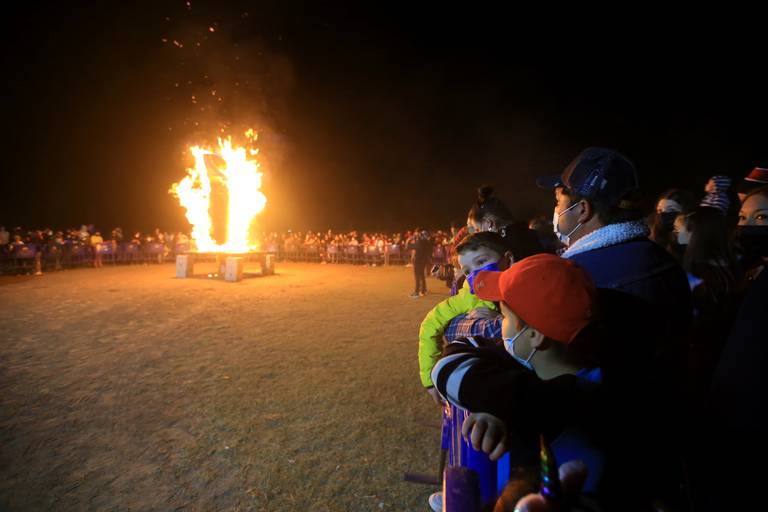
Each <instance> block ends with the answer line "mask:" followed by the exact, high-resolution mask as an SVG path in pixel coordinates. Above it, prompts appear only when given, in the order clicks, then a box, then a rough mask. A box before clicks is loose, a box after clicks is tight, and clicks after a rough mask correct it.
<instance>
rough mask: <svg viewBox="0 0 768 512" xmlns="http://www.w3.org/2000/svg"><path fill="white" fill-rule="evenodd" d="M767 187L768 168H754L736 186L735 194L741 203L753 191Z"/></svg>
mask: <svg viewBox="0 0 768 512" xmlns="http://www.w3.org/2000/svg"><path fill="white" fill-rule="evenodd" d="M766 185H768V168H766V167H755V168H754V169H752V171H750V172H749V174H747V175H746V176H745V177H744V179H743V180H741V182H740V183H739V184H738V185H737V186H736V192H737V194H738V197H739V202H740V203H743V202H744V199H745V198H746V197H747V195H749V193H750V192H752V191H753V190H755V189H758V188H762V187H765V186H766Z"/></svg>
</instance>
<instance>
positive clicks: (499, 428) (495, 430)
mask: <svg viewBox="0 0 768 512" xmlns="http://www.w3.org/2000/svg"><path fill="white" fill-rule="evenodd" d="M461 435H462V436H463V437H464V440H468V441H471V443H472V447H473V448H474V449H475V450H477V451H483V452H485V453H487V454H488V458H490V459H491V460H498V459H500V458H501V456H502V455H504V452H506V451H507V427H506V426H505V425H504V422H503V421H502V420H501V419H499V418H497V417H496V416H494V415H492V414H488V413H484V412H477V413H472V414H470V415H469V417H468V418H467V419H466V420H464V423H463V424H462V426H461ZM468 436H469V439H467V437H468Z"/></svg>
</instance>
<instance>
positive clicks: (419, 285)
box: [411, 229, 432, 299]
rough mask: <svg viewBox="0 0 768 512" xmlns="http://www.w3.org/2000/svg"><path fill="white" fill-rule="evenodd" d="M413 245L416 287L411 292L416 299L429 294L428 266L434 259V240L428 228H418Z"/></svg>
mask: <svg viewBox="0 0 768 512" xmlns="http://www.w3.org/2000/svg"><path fill="white" fill-rule="evenodd" d="M413 247H414V255H413V274H414V276H415V278H416V289H415V291H414V292H413V293H412V294H411V298H414V299H416V298H419V297H423V296H424V295H426V294H427V266H429V264H430V262H431V261H432V240H431V239H430V238H429V233H428V232H427V231H426V230H422V229H417V230H416V240H415V241H414V244H413Z"/></svg>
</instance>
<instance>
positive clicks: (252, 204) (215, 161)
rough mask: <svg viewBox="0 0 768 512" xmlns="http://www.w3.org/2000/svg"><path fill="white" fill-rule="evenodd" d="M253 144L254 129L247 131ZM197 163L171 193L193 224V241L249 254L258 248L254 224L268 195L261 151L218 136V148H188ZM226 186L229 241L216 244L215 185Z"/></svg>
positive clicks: (198, 246)
mask: <svg viewBox="0 0 768 512" xmlns="http://www.w3.org/2000/svg"><path fill="white" fill-rule="evenodd" d="M245 136H246V138H247V139H248V141H249V142H250V143H253V142H254V141H255V140H256V134H255V132H254V131H253V130H252V129H249V130H248V131H247V132H246V133H245ZM189 151H190V152H191V153H192V156H194V159H195V165H194V166H193V167H191V168H189V169H187V176H186V177H185V178H184V179H182V180H181V181H180V182H178V183H174V184H173V186H172V187H171V190H170V193H171V194H173V195H175V196H176V197H178V199H179V203H180V204H181V206H183V207H184V208H185V209H186V210H187V213H186V216H187V220H188V221H189V223H190V224H191V225H192V242H193V244H194V248H195V250H197V251H198V252H219V253H246V252H249V251H253V250H256V249H257V247H256V246H255V243H253V242H252V241H251V239H250V232H251V223H252V222H253V221H254V219H255V218H256V215H258V214H259V212H261V211H262V210H263V209H264V206H266V204H267V198H266V196H264V194H263V193H262V192H261V191H260V190H259V189H260V188H261V176H262V175H261V173H260V172H259V163H258V161H257V160H256V155H257V154H258V150H256V149H247V148H246V147H239V146H236V145H234V144H233V143H232V137H231V136H229V137H227V138H225V139H222V138H219V139H218V148H216V149H211V148H203V147H201V146H192V147H190V148H189ZM214 183H220V184H221V185H223V186H224V187H226V192H227V193H226V196H227V209H226V212H227V221H226V241H225V242H224V243H217V240H214V239H213V237H212V232H213V220H212V218H211V197H212V194H211V191H212V184H214Z"/></svg>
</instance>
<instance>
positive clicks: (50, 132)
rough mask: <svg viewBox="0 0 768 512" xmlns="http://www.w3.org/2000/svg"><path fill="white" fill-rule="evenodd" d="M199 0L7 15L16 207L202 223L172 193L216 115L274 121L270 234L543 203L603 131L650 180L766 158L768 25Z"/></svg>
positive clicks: (82, 219)
mask: <svg viewBox="0 0 768 512" xmlns="http://www.w3.org/2000/svg"><path fill="white" fill-rule="evenodd" d="M186 4H187V2H185V1H174V2H144V3H142V2H123V3H117V2H102V3H94V4H87V3H79V2H73V3H66V4H63V3H56V4H52V5H45V4H42V3H41V4H36V5H34V6H30V7H24V9H26V10H25V11H17V12H15V13H13V14H12V15H9V16H7V17H6V19H5V23H4V25H5V33H4V34H3V68H4V77H5V80H4V81H3V85H2V88H3V89H2V93H3V96H2V98H3V103H4V107H3V122H2V127H3V137H2V140H3V142H4V144H5V151H3V157H2V166H3V174H2V175H3V178H2V183H3V185H2V190H3V193H2V198H3V199H2V201H0V224H3V225H5V226H6V227H12V226H16V225H22V226H26V227H35V228H37V227H43V226H51V227H54V228H63V227H69V226H79V225H80V224H82V223H94V224H96V225H97V227H99V228H100V229H102V230H109V229H110V228H111V227H114V226H117V225H120V226H123V227H124V228H125V229H126V230H131V229H143V230H145V229H149V228H154V227H156V226H159V227H161V228H164V229H169V230H170V229H173V230H176V229H188V228H187V224H186V222H185V220H184V216H183V211H182V209H181V208H180V207H179V206H178V203H177V201H176V199H175V198H174V197H172V196H171V195H169V194H168V193H167V191H168V189H169V188H170V185H171V184H172V183H173V182H175V181H178V180H179V179H181V178H182V177H183V176H184V168H185V165H186V164H188V163H189V162H188V161H187V160H186V159H187V154H186V153H185V148H186V147H187V145H189V144H190V143H193V142H209V143H210V142H212V141H213V140H214V137H215V136H216V134H217V133H218V131H219V130H220V129H221V128H225V129H226V130H228V131H231V132H234V133H240V132H242V131H243V130H244V128H245V127H248V126H252V127H254V128H255V129H257V130H259V131H260V133H261V136H260V147H261V155H262V162H263V165H262V170H263V171H264V173H265V177H264V180H265V184H264V187H263V190H264V192H265V193H266V195H267V197H268V200H269V203H268V205H267V210H266V211H265V213H264V214H263V215H262V217H261V218H260V222H261V223H262V225H263V227H264V229H287V228H292V229H327V228H334V229H349V228H358V229H371V230H372V229H386V230H400V229H408V228H412V227H415V226H417V225H418V226H425V227H447V226H448V225H449V223H450V222H455V223H462V222H464V220H465V219H466V213H467V210H468V209H469V207H470V206H471V204H472V201H473V199H474V190H475V189H476V188H477V187H478V186H479V185H481V184H485V183H488V184H491V185H493V186H495V188H496V190H497V192H498V195H500V196H501V197H502V198H504V199H505V200H507V202H508V203H509V204H510V206H511V207H512V209H513V211H514V212H515V213H516V214H517V215H519V216H520V218H521V219H526V218H528V217H530V216H532V215H534V214H545V215H546V216H548V217H549V216H551V212H552V205H553V203H552V199H551V193H547V192H545V191H541V190H537V189H536V187H535V185H534V178H535V176H537V175H539V174H553V173H558V172H560V171H561V170H562V168H563V167H564V166H565V165H566V164H567V163H568V162H569V161H570V159H571V158H572V157H573V156H575V155H576V154H577V153H578V152H579V151H580V150H581V149H582V148H584V147H586V146H589V145H602V146H608V147H613V148H616V149H619V150H620V151H622V152H623V153H625V154H626V155H627V156H629V157H630V158H631V159H632V160H634V161H635V163H636V164H637V166H638V169H639V172H640V175H641V183H642V185H643V187H644V189H645V190H646V192H647V194H648V196H649V197H653V196H654V195H656V194H658V193H659V192H661V191H662V190H663V189H665V188H669V187H672V186H684V187H688V188H691V189H693V190H695V191H697V192H698V191H700V190H701V189H702V188H703V185H704V183H705V181H706V177H707V176H709V175H712V174H716V173H719V174H730V175H732V176H734V177H741V176H743V175H744V174H746V173H747V172H748V171H749V170H750V169H751V168H752V167H754V166H755V165H763V166H766V165H768V94H766V84H768V81H767V80H766V76H767V75H768V71H767V70H766V55H765V54H766V52H765V49H766V43H765V37H764V33H763V34H762V35H761V31H762V29H760V31H758V30H753V29H752V28H751V27H749V26H748V24H747V23H746V22H745V21H744V20H742V19H730V18H728V16H726V15H725V14H722V13H720V12H717V13H711V14H712V17H715V18H718V19H717V22H716V23H715V22H714V21H713V20H709V22H705V20H701V19H698V20H696V21H694V20H693V19H691V18H690V17H688V18H685V17H681V19H677V20H675V19H671V15H666V14H665V16H668V18H670V19H668V20H666V21H665V20H658V19H649V20H646V19H641V17H640V16H639V15H638V14H637V13H634V14H633V13H625V14H623V15H621V16H620V15H619V14H617V13H613V18H614V21H613V22H610V23H609V22H608V21H606V20H602V19H598V18H597V17H595V18H594V19H593V20H592V21H590V22H576V21H575V20H572V21H569V22H568V23H567V24H562V25H558V24H556V23H554V22H553V21H551V20H549V19H548V18H543V17H536V16H528V15H523V14H522V13H510V12H507V11H504V10H498V11H496V10H493V9H491V8H490V7H489V6H488V5H486V6H485V7H484V8H479V7H478V8H477V9H472V8H470V7H469V5H470V4H466V5H464V4H462V6H461V7H448V4H434V5H433V7H430V8H425V9H424V10H422V11H417V10H416V9H415V8H414V7H413V6H412V5H410V6H409V5H408V4H403V6H399V7H398V6H397V4H390V3H386V4H385V3H376V4H372V5H376V6H379V7H375V8H373V7H371V6H370V5H367V4H368V3H360V4H361V5H362V4H366V11H362V10H359V11H355V10H352V9H349V8H346V7H328V6H323V7H319V6H316V4H319V3H317V2H312V3H310V5H313V7H307V6H300V5H296V4H294V5H289V3H288V2H226V6H225V5H224V4H225V2H208V3H205V2H200V1H192V2H191V4H190V6H188V5H186ZM489 5H490V4H489ZM374 9H378V10H374ZM552 9H554V7H552ZM608 14H611V13H608ZM689 14H690V13H689ZM702 15H703V13H697V16H702ZM743 18H744V19H749V18H750V16H748V15H747V14H745V15H744V16H743ZM753 19H755V20H756V21H757V20H758V19H759V18H753ZM725 29H728V31H727V32H726V30H725ZM174 41H175V43H174ZM198 43H199V46H198ZM214 91H215V94H214ZM193 96H194V97H195V99H194V101H193V99H192V97H193Z"/></svg>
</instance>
